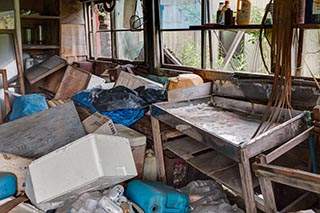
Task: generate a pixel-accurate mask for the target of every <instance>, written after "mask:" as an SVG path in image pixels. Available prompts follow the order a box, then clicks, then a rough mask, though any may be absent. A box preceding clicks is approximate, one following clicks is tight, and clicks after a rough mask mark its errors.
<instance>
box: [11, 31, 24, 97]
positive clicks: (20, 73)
mask: <svg viewBox="0 0 320 213" xmlns="http://www.w3.org/2000/svg"><path fill="white" fill-rule="evenodd" d="M13 42H14V51H15V54H16V61H17V70H18V81H19V86H20V94H22V95H24V94H26V92H25V86H24V76H23V71H22V60H21V59H22V57H21V54H20V49H19V44H18V39H17V35H16V33H15V32H14V33H13Z"/></svg>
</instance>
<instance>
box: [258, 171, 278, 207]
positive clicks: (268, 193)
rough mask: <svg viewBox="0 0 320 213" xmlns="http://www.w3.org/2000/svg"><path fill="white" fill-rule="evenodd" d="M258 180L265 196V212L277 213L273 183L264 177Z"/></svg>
mask: <svg viewBox="0 0 320 213" xmlns="http://www.w3.org/2000/svg"><path fill="white" fill-rule="evenodd" d="M258 180H259V184H260V189H261V191H262V194H263V200H264V211H265V212H277V207H276V203H275V199H274V194H273V188H272V183H271V181H270V180H268V179H267V178H263V177H259V178H258Z"/></svg>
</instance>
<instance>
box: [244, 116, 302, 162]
mask: <svg viewBox="0 0 320 213" xmlns="http://www.w3.org/2000/svg"><path fill="white" fill-rule="evenodd" d="M303 118H304V113H301V114H300V115H298V116H296V117H294V118H292V119H290V120H288V121H286V122H284V123H282V124H280V125H278V126H277V127H274V128H272V129H270V130H269V131H267V132H265V133H262V134H261V135H258V136H256V137H255V138H253V139H252V140H251V141H249V143H244V144H242V145H241V148H245V149H246V150H247V154H248V156H249V157H254V156H256V155H258V154H260V153H262V152H264V151H267V150H269V149H271V148H273V147H276V146H279V145H281V144H283V143H284V142H286V141H288V140H290V139H292V138H293V137H295V136H296V135H298V134H300V133H302V132H303V131H304V130H305V129H306V123H305V121H304V119H303Z"/></svg>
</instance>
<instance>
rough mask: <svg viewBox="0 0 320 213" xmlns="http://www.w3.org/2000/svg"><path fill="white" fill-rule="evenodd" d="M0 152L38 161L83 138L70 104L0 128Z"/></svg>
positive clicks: (72, 106) (73, 109)
mask: <svg viewBox="0 0 320 213" xmlns="http://www.w3.org/2000/svg"><path fill="white" fill-rule="evenodd" d="M0 135H1V141H0V151H1V152H5V153H9V154H15V155H19V156H23V157H28V158H38V157H41V156H43V155H45V154H47V153H49V152H51V151H54V150H56V149H58V148H60V147H62V146H64V145H66V144H68V143H70V142H72V141H74V140H76V139H78V138H80V137H82V136H84V135H85V132H84V129H83V127H82V125H81V122H80V119H79V116H78V113H77V111H76V109H75V106H74V104H73V102H68V103H66V104H63V105H60V106H57V107H53V108H50V109H48V110H45V111H42V112H39V113H36V114H33V115H31V116H28V117H23V118H20V119H17V120H14V121H11V122H8V123H5V124H2V125H0Z"/></svg>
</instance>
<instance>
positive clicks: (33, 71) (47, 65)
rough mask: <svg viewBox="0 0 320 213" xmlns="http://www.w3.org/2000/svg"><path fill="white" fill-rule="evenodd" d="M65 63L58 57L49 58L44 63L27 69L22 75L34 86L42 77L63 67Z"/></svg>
mask: <svg viewBox="0 0 320 213" xmlns="http://www.w3.org/2000/svg"><path fill="white" fill-rule="evenodd" d="M66 64H67V61H66V60H64V59H63V58H60V57H59V56H56V55H54V56H51V57H50V58H49V59H47V60H45V61H44V62H42V63H40V64H38V65H35V66H33V67H31V68H29V69H27V70H26V71H25V73H24V75H25V76H26V78H27V79H28V81H29V82H30V84H34V83H36V82H37V81H39V80H41V79H43V78H44V77H46V76H48V75H50V74H52V73H54V72H56V71H58V70H60V69H61V68H63V67H65V66H66Z"/></svg>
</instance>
